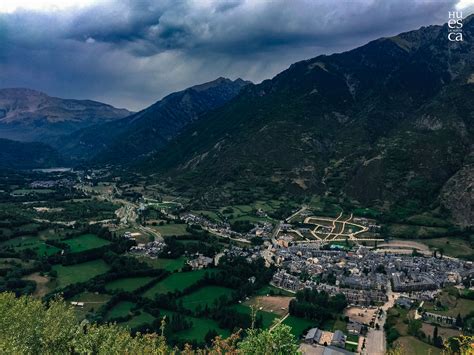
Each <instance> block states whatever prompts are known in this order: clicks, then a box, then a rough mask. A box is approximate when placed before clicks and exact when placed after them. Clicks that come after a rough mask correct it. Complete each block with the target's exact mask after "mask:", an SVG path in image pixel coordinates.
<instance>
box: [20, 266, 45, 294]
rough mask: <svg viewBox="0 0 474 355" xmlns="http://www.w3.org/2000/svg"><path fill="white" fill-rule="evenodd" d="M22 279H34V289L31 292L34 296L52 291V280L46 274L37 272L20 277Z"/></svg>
mask: <svg viewBox="0 0 474 355" xmlns="http://www.w3.org/2000/svg"><path fill="white" fill-rule="evenodd" d="M22 279H23V280H29V281H34V282H35V283H36V289H35V291H34V292H33V296H35V297H43V296H44V295H46V294H47V293H49V292H51V291H52V282H51V280H50V279H49V278H48V277H47V276H42V275H40V273H39V272H34V273H32V274H29V275H26V276H23V277H22Z"/></svg>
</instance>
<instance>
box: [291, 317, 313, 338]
mask: <svg viewBox="0 0 474 355" xmlns="http://www.w3.org/2000/svg"><path fill="white" fill-rule="evenodd" d="M283 324H286V325H288V326H290V327H291V331H292V333H293V334H294V335H295V336H296V337H298V338H299V337H300V336H301V335H303V332H304V331H305V330H306V329H308V328H312V327H314V326H315V323H314V322H312V321H310V320H307V319H304V318H298V317H294V316H289V317H288V318H286V319H285V320H284V321H283Z"/></svg>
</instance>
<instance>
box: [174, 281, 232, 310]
mask: <svg viewBox="0 0 474 355" xmlns="http://www.w3.org/2000/svg"><path fill="white" fill-rule="evenodd" d="M232 292H233V291H232V290H231V289H230V288H226V287H220V286H206V287H202V288H200V289H199V290H197V291H194V292H193V293H190V294H189V295H186V296H184V297H181V298H180V300H181V301H183V306H184V307H185V308H187V309H189V310H191V311H195V310H196V308H197V307H198V306H201V307H202V308H204V307H205V306H206V305H207V306H208V307H209V308H211V307H212V306H213V305H214V302H215V301H217V300H218V299H219V298H220V297H222V296H226V297H227V298H230V297H232Z"/></svg>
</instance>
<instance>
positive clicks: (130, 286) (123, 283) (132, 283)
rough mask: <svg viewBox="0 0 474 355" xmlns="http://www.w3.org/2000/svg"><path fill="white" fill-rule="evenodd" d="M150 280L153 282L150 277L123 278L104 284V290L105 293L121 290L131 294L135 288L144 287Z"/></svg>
mask: <svg viewBox="0 0 474 355" xmlns="http://www.w3.org/2000/svg"><path fill="white" fill-rule="evenodd" d="M151 280H153V277H151V276H142V277H125V278H122V279H117V280H114V281H111V282H108V283H106V284H105V289H106V290H107V291H115V290H123V291H126V292H133V291H135V290H136V289H137V288H140V287H142V286H144V285H146V284H147V283H148V282H150V281H151Z"/></svg>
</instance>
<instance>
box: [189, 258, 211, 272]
mask: <svg viewBox="0 0 474 355" xmlns="http://www.w3.org/2000/svg"><path fill="white" fill-rule="evenodd" d="M213 262H214V259H213V258H209V257H207V256H204V255H202V254H198V255H197V257H196V258H195V259H193V260H189V261H188V265H189V266H191V268H192V269H193V270H196V269H203V268H206V267H208V266H209V265H210V264H212V263H213Z"/></svg>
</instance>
